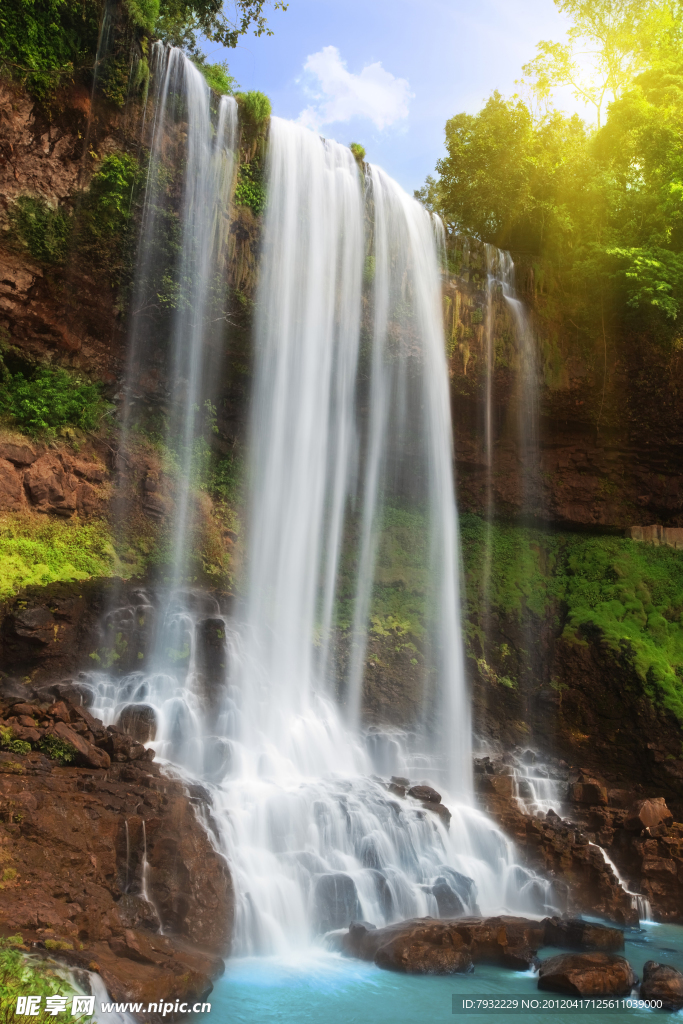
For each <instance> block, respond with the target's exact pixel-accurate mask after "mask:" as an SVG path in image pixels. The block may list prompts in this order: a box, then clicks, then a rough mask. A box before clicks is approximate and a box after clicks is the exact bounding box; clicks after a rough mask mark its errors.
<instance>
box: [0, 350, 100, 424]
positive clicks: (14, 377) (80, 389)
mask: <svg viewBox="0 0 683 1024" xmlns="http://www.w3.org/2000/svg"><path fill="white" fill-rule="evenodd" d="M104 409H105V404H104V402H103V400H102V385H101V384H99V383H96V384H93V383H91V382H90V381H88V380H86V379H85V378H83V377H80V376H79V375H77V374H72V373H69V371H68V370H65V369H63V368H62V367H61V366H40V367H38V368H37V369H35V370H34V371H33V372H32V373H29V374H28V376H26V375H24V373H22V372H21V371H18V372H17V373H14V374H12V373H10V371H9V370H8V369H7V367H6V366H5V365H4V363H3V362H2V359H1V358H0V413H4V414H5V415H6V416H8V417H9V418H10V419H11V421H12V422H13V423H14V424H16V426H18V427H19V429H20V430H22V431H24V433H26V434H30V435H31V436H32V437H38V436H40V435H41V434H42V435H47V436H54V434H55V433H56V432H57V430H58V428H59V427H63V426H66V425H70V426H74V427H80V428H81V429H82V430H94V429H95V428H96V427H97V426H98V424H99V421H100V418H101V416H102V413H103V412H104Z"/></svg>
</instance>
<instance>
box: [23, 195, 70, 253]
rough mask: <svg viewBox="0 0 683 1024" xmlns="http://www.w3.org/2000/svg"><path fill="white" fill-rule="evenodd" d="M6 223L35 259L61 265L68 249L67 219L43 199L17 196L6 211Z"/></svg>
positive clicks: (68, 229) (63, 212)
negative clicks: (7, 213)
mask: <svg viewBox="0 0 683 1024" xmlns="http://www.w3.org/2000/svg"><path fill="white" fill-rule="evenodd" d="M9 218H10V223H11V225H12V227H13V229H14V231H15V232H16V234H17V235H19V237H20V238H21V239H22V241H23V242H24V243H25V245H26V247H27V248H28V251H29V252H30V253H31V256H33V258H34V259H36V260H41V261H43V262H45V263H63V262H64V260H65V259H66V256H67V253H68V249H69V238H70V236H71V228H72V222H71V218H70V217H69V216H68V215H67V214H66V213H65V211H64V210H53V209H52V207H51V206H48V205H47V203H46V202H45V200H44V199H36V198H33V197H32V196H20V197H19V198H18V199H17V201H16V203H15V204H14V206H13V207H10V211H9Z"/></svg>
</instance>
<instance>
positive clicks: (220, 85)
mask: <svg viewBox="0 0 683 1024" xmlns="http://www.w3.org/2000/svg"><path fill="white" fill-rule="evenodd" d="M194 63H195V64H196V65H197V67H198V68H199V70H200V71H201V73H202V74H203V75H204V78H205V79H206V82H207V85H208V86H209V88H210V89H213V91H214V92H217V93H218V95H219V96H229V95H231V94H232V93H233V92H234V91H235V86H236V85H237V82H236V81H235V79H234V78H233V76H232V75H231V74H230V71H229V69H228V62H227V61H225V60H223V61H221V62H220V63H219V64H206V63H204V62H203V61H201V60H200V59H199V58H197V57H195V59H194Z"/></svg>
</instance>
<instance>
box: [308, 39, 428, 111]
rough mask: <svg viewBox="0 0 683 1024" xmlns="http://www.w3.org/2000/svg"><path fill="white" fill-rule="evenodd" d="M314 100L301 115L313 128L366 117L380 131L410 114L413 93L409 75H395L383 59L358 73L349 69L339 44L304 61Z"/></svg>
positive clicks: (326, 47)
mask: <svg viewBox="0 0 683 1024" xmlns="http://www.w3.org/2000/svg"><path fill="white" fill-rule="evenodd" d="M304 71H305V72H306V73H307V75H308V76H309V80H316V81H315V87H314V88H313V89H311V90H310V95H311V99H312V100H313V101H314V102H313V103H311V104H310V106H308V107H306V109H305V110H302V111H301V113H300V114H299V121H300V122H301V123H302V124H305V125H306V126H307V127H309V128H314V129H316V130H317V129H320V128H321V127H322V126H323V125H327V124H335V123H337V122H340V121H350V120H351V118H353V117H364V118H367V119H368V120H369V121H372V123H373V124H374V125H375V127H376V128H379V129H380V130H381V129H383V128H388V127H389V126H390V125H392V124H395V123H396V122H397V121H402V120H403V119H404V118H406V117H407V116H408V101H409V100H410V99H412V97H413V93H411V91H410V85H409V84H408V82H407V80H406V79H405V78H395V77H394V76H393V75H392V74H390V72H389V71H385V70H384V68H383V67H382V65H381V64H380V63H379V61H378V62H377V63H375V64H368V65H366V67H364V68H363V70H362V71H361V72H360V74H358V75H354V74H352V73H351V72H350V71H348V70H347V68H346V63H345V62H344V61H343V60H342V59H341V55H340V53H339V50H338V49H337V47H336V46H325V47H323V49H322V50H320V51H319V52H318V53H314V54H311V56H310V57H308V58H307V60H306V63H305V64H304Z"/></svg>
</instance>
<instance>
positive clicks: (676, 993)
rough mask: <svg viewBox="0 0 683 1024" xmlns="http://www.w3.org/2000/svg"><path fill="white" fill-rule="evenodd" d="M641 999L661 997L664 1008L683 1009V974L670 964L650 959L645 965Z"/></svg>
mask: <svg viewBox="0 0 683 1024" xmlns="http://www.w3.org/2000/svg"><path fill="white" fill-rule="evenodd" d="M640 998H641V999H661V1001H662V1009H664V1010H673V1011H677V1010H681V1009H683V974H681V972H680V971H679V970H677V969H676V968H675V967H669V966H668V964H658V963H655V961H654V960H648V961H647V963H646V964H645V965H644V967H643V982H642V984H641V986H640Z"/></svg>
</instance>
